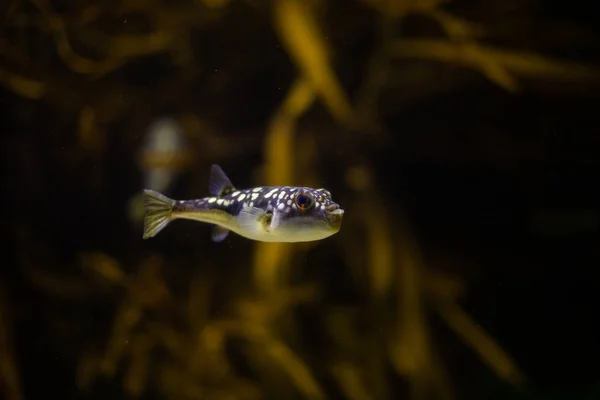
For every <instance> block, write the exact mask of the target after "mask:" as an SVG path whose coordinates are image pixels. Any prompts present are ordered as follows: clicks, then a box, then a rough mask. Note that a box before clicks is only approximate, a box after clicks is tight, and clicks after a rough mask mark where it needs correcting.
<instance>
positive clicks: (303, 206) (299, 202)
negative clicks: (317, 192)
mask: <svg viewBox="0 0 600 400" xmlns="http://www.w3.org/2000/svg"><path fill="white" fill-rule="evenodd" d="M314 205H315V199H314V198H313V197H312V196H311V195H310V194H308V193H299V194H298V196H296V206H297V207H298V208H299V209H300V210H302V211H306V210H308V209H310V208H311V207H312V206H314Z"/></svg>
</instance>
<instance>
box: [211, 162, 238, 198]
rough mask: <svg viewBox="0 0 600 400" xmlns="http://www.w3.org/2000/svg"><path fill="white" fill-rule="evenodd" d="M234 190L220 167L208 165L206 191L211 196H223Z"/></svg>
mask: <svg viewBox="0 0 600 400" xmlns="http://www.w3.org/2000/svg"><path fill="white" fill-rule="evenodd" d="M234 190H235V187H234V186H233V184H232V183H231V181H230V180H229V178H228V177H227V175H226V174H225V172H223V170H222V169H221V167H219V166H218V165H217V164H213V165H212V166H211V167H210V178H209V180H208V192H209V193H210V195H211V196H217V197H223V196H225V195H227V194H229V193H231V192H233V191H234Z"/></svg>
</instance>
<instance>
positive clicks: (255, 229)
mask: <svg viewBox="0 0 600 400" xmlns="http://www.w3.org/2000/svg"><path fill="white" fill-rule="evenodd" d="M272 217H273V214H272V213H267V212H266V211H265V210H263V209H260V208H256V207H244V208H243V209H242V210H241V211H240V212H239V214H238V215H237V217H236V220H237V223H238V225H239V226H240V228H241V229H242V230H243V231H245V232H247V233H249V234H253V235H263V234H265V233H269V232H270V228H271V220H272Z"/></svg>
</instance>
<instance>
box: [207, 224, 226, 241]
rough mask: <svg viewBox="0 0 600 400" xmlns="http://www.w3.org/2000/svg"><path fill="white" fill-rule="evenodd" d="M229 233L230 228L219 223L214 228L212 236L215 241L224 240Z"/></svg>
mask: <svg viewBox="0 0 600 400" xmlns="http://www.w3.org/2000/svg"><path fill="white" fill-rule="evenodd" d="M228 235H229V229H227V228H223V227H222V226H219V225H215V227H214V228H213V230H212V233H211V238H212V240H213V242H217V243H219V242H222V241H223V240H225V238H227V236H228Z"/></svg>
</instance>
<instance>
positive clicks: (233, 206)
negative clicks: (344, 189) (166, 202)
mask: <svg viewBox="0 0 600 400" xmlns="http://www.w3.org/2000/svg"><path fill="white" fill-rule="evenodd" d="M299 194H304V195H305V196H308V197H310V198H311V203H312V206H311V207H310V208H309V209H307V210H301V209H300V208H299V207H298V205H297V203H296V198H297V197H298V195H299ZM331 205H335V206H337V204H336V203H334V202H333V201H332V200H331V193H330V192H329V191H328V190H326V189H312V188H307V187H295V186H270V187H269V186H267V187H255V188H251V189H244V190H240V189H237V190H235V191H233V192H232V193H229V194H227V195H225V196H223V197H221V198H219V197H204V198H202V199H196V200H183V201H178V202H177V203H176V205H175V207H176V208H177V209H179V210H182V211H183V210H185V211H193V210H200V209H219V210H223V211H226V212H228V213H229V214H230V215H232V216H236V215H237V214H238V213H239V212H240V210H241V209H242V208H244V207H257V208H261V209H263V210H265V211H267V212H273V211H274V210H277V211H278V212H280V213H282V215H284V216H289V217H294V216H298V215H306V214H307V213H319V214H322V213H325V212H326V210H327V208H328V207H330V206H331Z"/></svg>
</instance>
